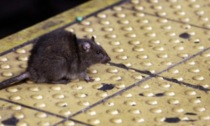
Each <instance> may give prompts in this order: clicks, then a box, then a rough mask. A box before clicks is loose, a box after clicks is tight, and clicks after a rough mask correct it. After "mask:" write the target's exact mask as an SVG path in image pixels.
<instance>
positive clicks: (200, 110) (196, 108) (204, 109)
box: [194, 107, 206, 112]
mask: <svg viewBox="0 0 210 126" xmlns="http://www.w3.org/2000/svg"><path fill="white" fill-rule="evenodd" d="M194 110H195V111H197V112H204V111H206V108H205V107H194Z"/></svg>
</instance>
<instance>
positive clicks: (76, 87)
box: [71, 85, 83, 90]
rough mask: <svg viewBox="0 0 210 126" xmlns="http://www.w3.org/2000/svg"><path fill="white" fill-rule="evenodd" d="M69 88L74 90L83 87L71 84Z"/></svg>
mask: <svg viewBox="0 0 210 126" xmlns="http://www.w3.org/2000/svg"><path fill="white" fill-rule="evenodd" d="M71 88H72V89H76V90H82V89H83V87H82V86H80V85H72V86H71Z"/></svg>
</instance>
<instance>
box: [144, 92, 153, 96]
mask: <svg viewBox="0 0 210 126" xmlns="http://www.w3.org/2000/svg"><path fill="white" fill-rule="evenodd" d="M144 96H147V97H153V96H154V93H152V92H144Z"/></svg>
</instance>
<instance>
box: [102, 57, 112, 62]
mask: <svg viewBox="0 0 210 126" xmlns="http://www.w3.org/2000/svg"><path fill="white" fill-rule="evenodd" d="M109 61H111V58H110V57H109V56H105V57H104V58H103V59H102V61H101V63H108V62H109Z"/></svg>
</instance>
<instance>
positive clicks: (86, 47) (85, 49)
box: [82, 42, 91, 52]
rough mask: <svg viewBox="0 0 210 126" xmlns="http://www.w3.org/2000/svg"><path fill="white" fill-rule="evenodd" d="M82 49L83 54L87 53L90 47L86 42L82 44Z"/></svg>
mask: <svg viewBox="0 0 210 126" xmlns="http://www.w3.org/2000/svg"><path fill="white" fill-rule="evenodd" d="M82 48H83V50H84V51H85V52H89V51H90V48H91V45H90V43H88V42H84V43H82Z"/></svg>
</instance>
